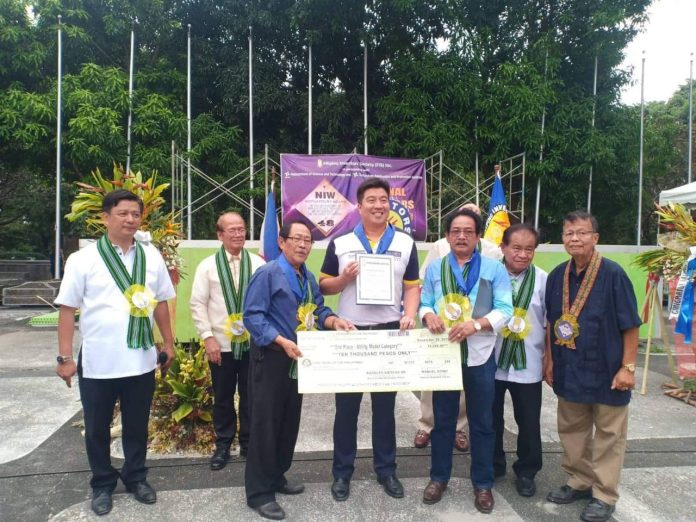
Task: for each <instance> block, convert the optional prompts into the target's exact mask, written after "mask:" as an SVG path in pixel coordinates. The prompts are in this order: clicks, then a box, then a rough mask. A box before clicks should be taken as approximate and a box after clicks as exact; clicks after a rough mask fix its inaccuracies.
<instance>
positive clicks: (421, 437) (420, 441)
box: [413, 430, 430, 449]
mask: <svg viewBox="0 0 696 522" xmlns="http://www.w3.org/2000/svg"><path fill="white" fill-rule="evenodd" d="M428 444H430V433H428V432H427V431H425V430H418V431H417V432H416V438H415V439H413V445H414V446H415V447H416V448H419V449H423V448H427V447H428Z"/></svg>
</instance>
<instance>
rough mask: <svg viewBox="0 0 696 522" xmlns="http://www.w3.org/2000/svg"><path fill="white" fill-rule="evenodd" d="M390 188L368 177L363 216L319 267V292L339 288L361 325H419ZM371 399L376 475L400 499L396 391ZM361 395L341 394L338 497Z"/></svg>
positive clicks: (406, 242) (412, 260) (410, 262)
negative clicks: (392, 211)
mask: <svg viewBox="0 0 696 522" xmlns="http://www.w3.org/2000/svg"><path fill="white" fill-rule="evenodd" d="M389 193H390V187H389V183H387V182H386V181H385V180H382V179H378V178H370V179H367V180H366V181H364V182H363V183H362V184H361V185H360V187H358V192H357V199H358V211H359V213H360V223H359V224H358V225H357V226H356V227H355V230H353V231H352V232H349V233H347V234H344V235H342V236H340V237H337V238H334V239H333V240H331V242H330V243H329V246H328V248H327V250H326V257H325V258H324V264H323V266H322V268H321V277H320V287H321V291H322V292H323V293H324V294H325V295H333V294H338V293H340V294H341V295H340V297H339V301H338V313H339V314H340V315H341V317H345V318H347V319H348V320H350V321H351V322H352V323H353V324H355V325H356V327H357V328H358V329H363V330H398V329H402V330H405V329H410V328H413V327H414V326H415V324H416V320H415V318H416V313H417V311H418V294H419V292H418V282H419V280H418V254H417V251H416V244H415V242H414V241H413V239H411V237H410V236H409V235H408V234H406V233H405V232H402V231H401V230H397V229H395V228H394V227H393V226H392V225H390V224H389V223H388V222H387V218H388V217H389ZM402 302H403V311H402ZM371 399H372V447H373V453H374V470H375V473H376V474H377V480H378V482H379V483H380V484H382V486H383V487H384V490H385V492H386V493H387V494H388V495H389V496H391V497H394V498H402V497H403V496H404V488H403V486H402V484H401V482H400V481H399V479H397V478H396V426H395V422H394V405H395V402H396V392H379V393H372V394H371ZM361 401H362V393H337V394H336V418H335V420H334V430H333V436H334V456H333V469H332V472H333V476H334V482H333V485H332V486H331V494H332V496H333V498H334V499H335V500H338V501H342V500H346V499H347V498H348V495H349V494H350V479H351V477H352V475H353V470H354V469H355V467H354V462H355V455H356V453H357V424H358V414H359V412H360V402H361ZM453 436H454V435H453Z"/></svg>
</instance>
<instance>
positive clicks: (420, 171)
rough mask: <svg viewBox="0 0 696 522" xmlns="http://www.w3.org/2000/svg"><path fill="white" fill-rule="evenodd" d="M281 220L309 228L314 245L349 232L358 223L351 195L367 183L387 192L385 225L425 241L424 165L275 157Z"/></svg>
mask: <svg viewBox="0 0 696 522" xmlns="http://www.w3.org/2000/svg"><path fill="white" fill-rule="evenodd" d="M280 175H281V179H282V181H281V189H282V201H283V220H284V221H286V220H290V219H292V220H300V221H304V222H305V223H307V225H309V228H310V229H311V231H312V237H313V238H314V240H316V241H321V240H326V239H331V238H333V237H335V236H339V235H341V234H345V233H346V232H348V231H350V230H353V228H354V227H355V226H356V225H357V224H358V223H359V222H360V216H359V214H358V208H357V197H356V193H357V191H358V187H359V186H360V184H361V183H362V182H363V181H364V180H365V179H367V178H375V177H377V178H383V179H385V180H386V181H388V182H389V185H390V186H391V194H390V196H389V205H390V212H389V222H390V223H392V224H393V225H394V226H396V227H398V228H401V229H403V230H404V231H406V232H408V233H409V234H411V236H412V237H413V239H415V240H417V241H425V236H426V234H427V219H426V204H425V162H424V161H423V160H410V159H396V158H383V157H379V156H365V155H362V154H327V155H312V156H309V155H306V154H281V155H280Z"/></svg>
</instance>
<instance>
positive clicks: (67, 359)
mask: <svg viewBox="0 0 696 522" xmlns="http://www.w3.org/2000/svg"><path fill="white" fill-rule="evenodd" d="M72 360H73V357H72V355H59V356H58V357H56V361H58V364H65V363H67V362H70V361H72Z"/></svg>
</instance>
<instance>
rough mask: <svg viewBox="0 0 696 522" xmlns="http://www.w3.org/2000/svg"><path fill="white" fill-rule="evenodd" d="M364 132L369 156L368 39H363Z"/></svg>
mask: <svg viewBox="0 0 696 522" xmlns="http://www.w3.org/2000/svg"><path fill="white" fill-rule="evenodd" d="M363 47H364V52H363V133H364V135H365V155H366V156H367V40H363Z"/></svg>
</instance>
